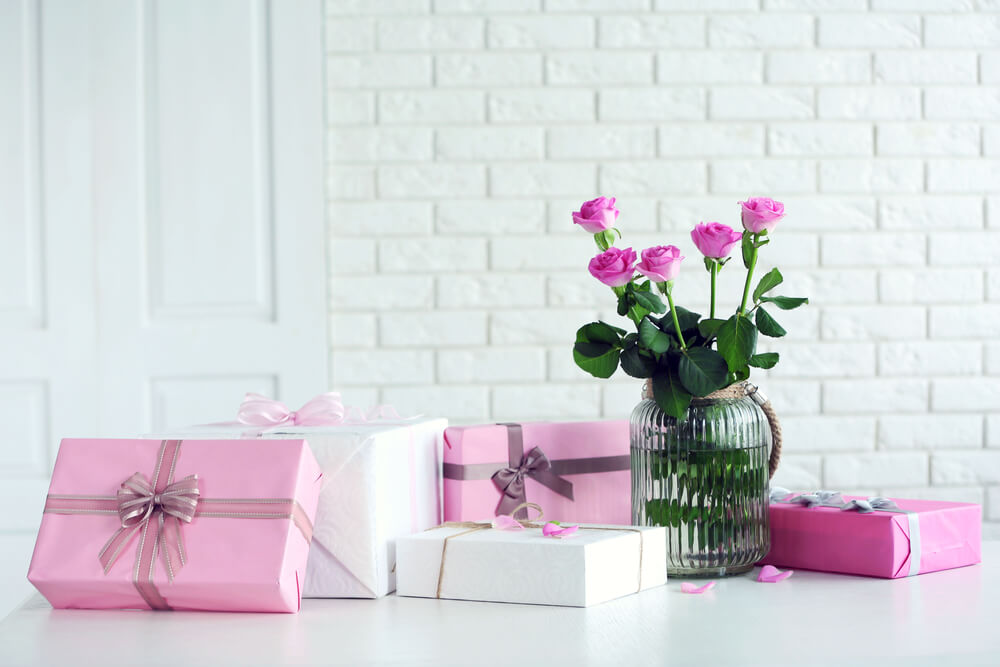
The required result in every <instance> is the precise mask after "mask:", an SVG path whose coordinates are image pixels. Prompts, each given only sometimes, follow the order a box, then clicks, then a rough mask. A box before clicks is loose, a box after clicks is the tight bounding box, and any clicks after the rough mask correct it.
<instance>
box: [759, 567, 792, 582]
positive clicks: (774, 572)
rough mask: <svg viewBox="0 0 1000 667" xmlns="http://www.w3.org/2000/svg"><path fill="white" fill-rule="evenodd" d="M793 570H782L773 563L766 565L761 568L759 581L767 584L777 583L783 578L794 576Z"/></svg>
mask: <svg viewBox="0 0 1000 667" xmlns="http://www.w3.org/2000/svg"><path fill="white" fill-rule="evenodd" d="M793 572H794V571H793V570H785V571H784V572H782V571H781V570H779V569H778V568H776V567H775V566H773V565H765V566H764V567H762V568H760V574H758V575H757V581H760V582H763V583H765V584H775V583H777V582H779V581H781V580H782V579H787V578H788V577H790V576H792V574H793Z"/></svg>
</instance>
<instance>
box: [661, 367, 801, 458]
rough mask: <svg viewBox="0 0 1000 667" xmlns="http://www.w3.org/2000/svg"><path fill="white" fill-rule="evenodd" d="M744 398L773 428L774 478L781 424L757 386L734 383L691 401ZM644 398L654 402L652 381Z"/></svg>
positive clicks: (711, 401) (746, 382)
mask: <svg viewBox="0 0 1000 667" xmlns="http://www.w3.org/2000/svg"><path fill="white" fill-rule="evenodd" d="M744 396H749V397H750V398H751V399H753V402H754V403H756V404H757V405H758V406H760V409H761V410H763V412H764V415H765V416H766V417H767V423H768V425H769V426H770V427H771V456H770V460H769V461H768V468H769V470H768V472H769V473H770V475H769V476H770V477H774V473H775V471H777V470H778V464H779V463H780V462H781V422H780V421H778V415H777V413H775V411H774V408H773V407H772V406H771V401H770V400H768V398H767V397H766V396H764V394H763V392H761V391H759V390H758V389H757V385H755V384H753V383H751V382H749V381H747V380H743V381H742V382H734V383H732V384H731V385H729V386H728V387H723V388H722V389H718V390H716V391H713V392H712V393H711V394H709V395H708V396H695V397H694V398H692V399H691V405H693V406H701V405H710V404H712V403H714V402H715V401H721V400H727V399H728V400H733V399H739V398H743V397H744ZM642 397H643V398H645V399H649V400H653V382H652V380H651V379H650V380H646V382H645V384H643V385H642Z"/></svg>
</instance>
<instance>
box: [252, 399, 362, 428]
mask: <svg viewBox="0 0 1000 667" xmlns="http://www.w3.org/2000/svg"><path fill="white" fill-rule="evenodd" d="M346 416H347V411H346V410H345V408H344V403H343V401H341V400H340V392H338V391H328V392H326V393H325V394H320V395H319V396H316V397H314V398H312V399H310V400H309V401H308V402H307V403H306V404H305V405H303V406H302V407H301V408H299V409H298V410H294V411H293V410H289V409H288V406H287V405H285V404H284V403H282V402H281V401H276V400H274V399H271V398H268V397H266V396H261V395H260V394H254V393H248V394H247V395H246V396H245V397H244V398H243V403H242V404H240V409H239V412H237V413H236V420H237V421H239V422H240V423H241V424H250V425H253V426H277V425H279V424H292V425H294V426H335V425H337V424H340V423H342V422H343V421H344V419H345V417H346Z"/></svg>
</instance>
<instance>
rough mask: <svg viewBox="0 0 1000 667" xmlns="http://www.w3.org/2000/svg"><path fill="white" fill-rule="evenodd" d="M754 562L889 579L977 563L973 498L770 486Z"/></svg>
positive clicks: (978, 525) (978, 512) (978, 531)
mask: <svg viewBox="0 0 1000 667" xmlns="http://www.w3.org/2000/svg"><path fill="white" fill-rule="evenodd" d="M770 524H771V550H770V551H769V552H768V554H767V556H766V557H764V559H763V560H761V564H764V563H766V564H770V565H774V566H777V567H790V568H796V569H803V570H820V571H823V572H839V573H843V574H858V575H864V576H869V577H883V578H887V579H895V578H898V577H907V576H913V575H917V574H926V573H928V572H937V571H939V570H947V569H951V568H955V567H963V566H966V565H973V564H975V563H978V562H980V553H981V535H982V508H981V507H980V506H979V505H976V504H973V503H953V502H943V501H937V500H907V499H903V498H883V497H874V498H863V497H860V496H842V495H841V494H839V493H837V492H835V491H817V492H814V493H791V492H790V491H788V490H787V489H780V488H773V489H772V490H771V505H770Z"/></svg>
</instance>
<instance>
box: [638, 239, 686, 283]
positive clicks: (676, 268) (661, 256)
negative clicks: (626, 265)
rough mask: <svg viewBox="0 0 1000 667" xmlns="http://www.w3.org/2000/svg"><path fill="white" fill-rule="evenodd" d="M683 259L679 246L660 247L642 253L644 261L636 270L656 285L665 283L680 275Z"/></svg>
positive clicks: (647, 249)
mask: <svg viewBox="0 0 1000 667" xmlns="http://www.w3.org/2000/svg"><path fill="white" fill-rule="evenodd" d="M682 259H684V258H683V257H681V251H680V248H678V247H677V246H673V245H658V246H654V247H652V248H646V249H645V250H643V251H642V261H641V262H639V263H638V264H636V266H635V269H636V271H638V272H639V273H641V274H642V275H644V276H646V277H647V278H649V279H650V280H652V281H653V282H654V283H665V282H667V281H668V280H673V279H674V278H676V277H677V274H678V273H680V271H681V260H682Z"/></svg>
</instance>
